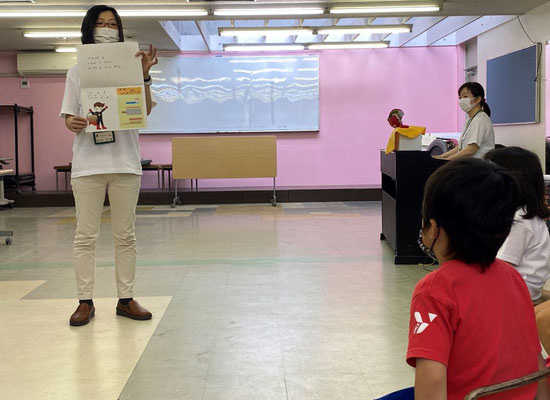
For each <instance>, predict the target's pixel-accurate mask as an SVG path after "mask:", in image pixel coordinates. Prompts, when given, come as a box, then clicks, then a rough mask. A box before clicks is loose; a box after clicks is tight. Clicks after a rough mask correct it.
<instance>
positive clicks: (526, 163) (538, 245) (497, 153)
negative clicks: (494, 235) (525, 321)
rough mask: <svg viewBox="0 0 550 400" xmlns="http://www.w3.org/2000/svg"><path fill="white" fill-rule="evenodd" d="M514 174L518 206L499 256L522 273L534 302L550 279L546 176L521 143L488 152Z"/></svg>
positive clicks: (490, 157)
mask: <svg viewBox="0 0 550 400" xmlns="http://www.w3.org/2000/svg"><path fill="white" fill-rule="evenodd" d="M485 159H487V160H490V161H492V162H494V163H496V164H498V165H500V166H502V167H504V168H506V169H507V170H508V171H510V172H511V173H512V175H514V177H515V178H516V182H517V186H518V193H517V194H518V200H519V208H518V209H517V211H516V215H515V216H514V224H513V225H512V230H511V231H510V234H509V235H508V237H507V238H506V240H505V241H504V244H503V245H502V247H501V248H500V250H499V251H498V254H497V257H498V258H500V259H501V260H504V261H506V262H508V263H509V264H511V265H512V266H514V267H515V268H516V269H517V271H518V272H519V273H520V274H521V276H522V277H523V279H524V280H525V283H526V284H527V288H528V289H529V293H530V294H531V299H532V300H533V302H534V303H539V302H541V300H542V288H543V287H544V284H545V283H546V281H547V280H548V279H550V235H549V234H548V228H547V226H546V222H545V221H544V219H545V218H548V216H550V211H549V210H548V208H547V207H546V201H545V199H544V176H543V174H542V168H541V165H540V160H539V158H538V157H537V155H536V154H534V153H532V152H530V151H528V150H525V149H522V148H521V147H505V148H502V149H496V150H492V151H490V152H489V153H487V154H486V155H485Z"/></svg>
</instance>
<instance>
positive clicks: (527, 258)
mask: <svg viewBox="0 0 550 400" xmlns="http://www.w3.org/2000/svg"><path fill="white" fill-rule="evenodd" d="M523 215H525V210H523V209H519V210H518V211H516V215H515V216H514V224H513V225H512V230H511V231H510V234H509V235H508V237H507V238H506V240H505V241H504V243H503V245H502V247H501V248H500V250H499V251H498V254H497V257H498V258H500V259H501V260H504V261H507V262H509V263H511V264H514V266H515V267H516V269H517V270H518V272H519V273H520V274H521V276H522V277H523V279H524V280H525V283H526V284H527V287H528V288H529V293H530V294H531V299H533V300H538V299H539V298H540V296H541V295H542V288H543V286H544V284H545V283H546V281H547V280H548V279H550V235H549V233H548V228H547V226H546V222H544V220H543V219H542V218H539V217H534V218H531V219H524V218H523Z"/></svg>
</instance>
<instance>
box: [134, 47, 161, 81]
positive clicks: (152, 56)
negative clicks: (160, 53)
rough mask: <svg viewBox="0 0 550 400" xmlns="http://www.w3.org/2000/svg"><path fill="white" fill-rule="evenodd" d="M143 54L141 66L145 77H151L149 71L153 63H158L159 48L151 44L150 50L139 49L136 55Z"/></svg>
mask: <svg viewBox="0 0 550 400" xmlns="http://www.w3.org/2000/svg"><path fill="white" fill-rule="evenodd" d="M139 56H141V67H142V69H143V79H147V78H149V71H150V70H151V67H152V66H153V65H156V64H157V63H158V59H157V48H156V47H155V46H153V45H152V44H150V45H149V51H143V50H142V51H138V52H137V53H136V57H139Z"/></svg>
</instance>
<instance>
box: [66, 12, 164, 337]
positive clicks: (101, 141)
mask: <svg viewBox="0 0 550 400" xmlns="http://www.w3.org/2000/svg"><path fill="white" fill-rule="evenodd" d="M81 31H82V44H84V45H87V44H94V43H113V42H123V41H124V34H123V30H122V22H121V20H120V16H119V15H118V13H117V12H116V10H115V9H114V8H112V7H108V6H103V5H101V6H95V7H92V8H90V9H89V10H88V12H87V14H86V16H85V17H84V20H83V21H82V28H81ZM135 56H136V57H141V65H142V69H143V79H144V85H145V101H146V108H147V115H149V113H150V112H151V108H152V100H151V92H150V85H151V76H150V75H149V70H150V69H151V67H152V66H153V65H155V64H156V63H157V59H156V57H155V56H156V48H155V47H153V46H152V45H151V46H150V48H149V51H147V52H145V51H139V52H138V53H136V55H135ZM87 113H88V110H83V109H82V102H81V99H80V79H79V73H78V64H77V65H74V66H72V67H71V68H70V69H69V71H68V72H67V81H66V85H65V96H64V98H63V104H62V106H61V113H60V115H61V117H63V118H65V125H66V126H67V128H68V129H69V130H70V131H71V132H74V133H75V139H74V144H73V159H72V176H71V185H72V188H73V195H74V199H75V207H76V221H77V227H76V234H75V239H74V245H73V261H74V267H75V275H76V283H77V292H78V299H79V306H78V308H77V309H76V311H75V312H74V313H73V314H72V316H71V318H70V320H69V323H70V324H71V325H73V326H80V325H86V324H87V323H88V322H89V321H90V320H91V319H92V318H93V317H94V315H95V307H94V304H93V301H92V299H93V290H94V275H95V248H96V240H97V237H98V235H99V226H100V221H101V216H102V214H103V203H104V201H105V190H106V189H107V192H108V195H109V203H110V210H111V230H112V233H113V237H114V241H115V267H116V283H117V292H118V298H119V301H118V304H117V307H116V313H117V315H121V316H124V317H128V318H131V319H136V320H147V319H151V317H152V315H151V313H150V312H149V311H147V310H146V309H145V308H143V307H142V306H140V305H139V303H138V302H137V301H135V300H134V299H133V295H134V294H133V288H134V282H135V270H136V237H135V218H136V205H137V200H138V196H139V189H140V183H141V174H142V172H141V163H140V158H141V156H140V150H139V142H138V131H137V130H126V131H121V132H120V133H118V132H117V133H116V136H115V132H101V136H97V135H96V134H97V133H96V132H85V129H86V127H87V126H88V124H89V123H90V121H89V120H88V119H86V118H85V116H86V114H87ZM90 120H93V119H90ZM97 122H98V121H97V120H96V123H97ZM101 122H102V121H101ZM102 123H103V122H102ZM98 125H99V124H98ZM98 128H99V126H98ZM115 138H116V140H115Z"/></svg>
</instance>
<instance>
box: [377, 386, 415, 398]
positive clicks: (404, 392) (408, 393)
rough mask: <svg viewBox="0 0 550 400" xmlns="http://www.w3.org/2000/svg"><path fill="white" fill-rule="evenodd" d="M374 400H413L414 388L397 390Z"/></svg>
mask: <svg viewBox="0 0 550 400" xmlns="http://www.w3.org/2000/svg"><path fill="white" fill-rule="evenodd" d="M376 400H414V387H410V388H406V389H401V390H398V391H397V392H393V393H390V394H387V395H385V396H384V397H380V398H379V399H376Z"/></svg>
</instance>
